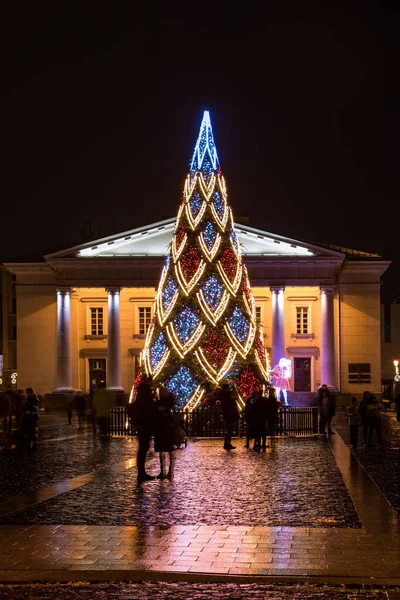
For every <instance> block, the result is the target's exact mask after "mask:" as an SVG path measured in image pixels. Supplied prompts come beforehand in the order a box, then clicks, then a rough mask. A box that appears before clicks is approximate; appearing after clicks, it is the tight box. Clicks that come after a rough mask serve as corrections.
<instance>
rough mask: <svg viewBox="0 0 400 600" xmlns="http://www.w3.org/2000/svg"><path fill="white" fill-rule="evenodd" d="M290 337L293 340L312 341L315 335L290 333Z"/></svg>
mask: <svg viewBox="0 0 400 600" xmlns="http://www.w3.org/2000/svg"><path fill="white" fill-rule="evenodd" d="M290 337H291V338H292V339H294V340H313V339H314V337H315V335H314V334H313V333H292V334H291V336H290Z"/></svg>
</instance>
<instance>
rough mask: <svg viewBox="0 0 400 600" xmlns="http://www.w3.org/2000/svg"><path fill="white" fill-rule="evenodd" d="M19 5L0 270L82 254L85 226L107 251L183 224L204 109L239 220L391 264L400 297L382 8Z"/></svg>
mask: <svg viewBox="0 0 400 600" xmlns="http://www.w3.org/2000/svg"><path fill="white" fill-rule="evenodd" d="M10 4H11V7H9V9H8V12H6V13H3V15H2V18H1V19H0V22H1V25H0V28H1V29H0V37H1V46H2V49H1V51H2V63H3V67H2V75H1V77H0V88H1V98H2V99H1V115H2V132H1V139H2V145H3V151H4V152H3V160H2V161H1V164H2V169H1V179H0V181H1V188H2V193H1V198H2V228H1V236H0V255H3V257H4V258H9V257H15V256H17V255H21V254H22V253H25V252H26V253H28V252H29V253H31V252H35V251H38V250H39V251H40V250H42V249H43V250H45V249H48V248H52V247H55V246H60V247H62V246H67V247H68V246H69V245H72V244H73V243H79V242H81V241H83V238H82V233H81V231H82V227H83V226H84V223H85V221H88V220H89V219H90V220H91V227H92V232H93V234H92V237H93V238H96V237H99V236H103V235H108V234H111V233H118V232H119V231H124V230H126V229H129V228H131V227H136V226H140V225H145V224H147V223H151V222H154V221H156V220H160V219H164V218H167V217H171V216H174V215H175V214H176V212H177V207H178V204H179V201H180V197H181V192H182V187H183V182H184V178H185V176H186V173H187V170H188V162H189V159H190V158H191V154H192V150H193V146H194V143H195V141H196V138H197V134H198V128H199V125H200V120H201V116H202V111H203V110H204V109H208V110H210V111H211V118H212V122H213V128H214V134H215V138H216V143H217V148H218V152H219V157H220V161H221V166H222V170H223V173H224V175H225V177H226V179H227V184H228V192H229V197H230V202H231V205H232V207H233V211H234V214H236V215H243V214H245V215H248V216H249V217H250V219H251V221H250V224H251V225H253V226H255V227H259V228H262V229H265V230H267V231H269V232H271V233H278V234H281V235H288V236H291V237H294V238H296V237H297V238H299V239H306V240H310V241H317V240H320V241H324V242H327V243H335V244H341V245H344V246H348V247H350V248H357V249H360V250H366V251H370V252H377V253H379V254H382V255H384V256H385V257H388V258H389V259H392V260H393V261H394V264H393V265H392V266H391V267H390V269H389V271H388V274H387V275H386V276H385V277H384V291H385V294H386V296H387V297H389V296H391V295H396V294H399V293H400V280H399V274H400V244H399V239H398V230H399V219H400V214H399V191H400V189H399V188H400V186H399V175H398V173H399V168H398V160H399V159H398V155H399V152H398V140H399V134H400V127H399V112H398V110H399V108H398V107H399V104H400V97H399V96H400V94H399V84H398V77H399V75H398V73H399V70H398V61H399V57H400V53H399V41H398V39H399V34H398V31H399V25H400V19H399V12H398V11H396V12H394V10H393V9H391V8H390V4H389V3H388V4H387V5H385V3H384V2H376V3H374V2H372V3H368V2H366V3H363V5H362V6H361V3H359V6H358V7H357V8H352V6H353V5H352V4H351V2H347V3H343V6H345V8H340V6H341V4H340V3H339V2H332V3H329V2H327V3H324V2H318V3H307V2H305V3H303V2H296V3H293V4H289V3H285V2H284V0H282V1H281V2H276V3H274V2H271V3H261V4H265V5H266V6H264V7H263V9H262V12H261V9H257V10H256V9H255V8H254V7H252V6H251V4H250V5H246V4H243V3H240V5H239V8H238V9H233V8H232V6H230V8H229V10H228V9H227V10H222V9H221V10H220V12H218V10H216V9H215V7H214V6H213V5H209V4H207V3H205V4H201V3H199V4H187V7H186V9H185V10H184V11H176V13H174V11H173V8H171V7H172V4H171V3H164V4H165V12H164V13H163V12H160V11H159V10H158V9H157V6H156V5H155V4H154V3H135V2H129V3H118V2H116V3H113V2H107V3H105V2H104V3H102V2H77V3H74V2H71V1H69V2H67V1H66V2H60V1H57V0H52V1H51V2H43V1H40V0H36V2H30V3H28V2H26V4H24V3H21V2H17V1H16V2H14V3H10ZM141 4H143V5H148V6H149V7H148V8H147V9H146V8H140V5H141ZM354 6H355V5H354ZM129 7H130V9H129ZM235 10H236V12H235Z"/></svg>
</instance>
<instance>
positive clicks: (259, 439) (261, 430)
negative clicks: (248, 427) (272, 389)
mask: <svg viewBox="0 0 400 600" xmlns="http://www.w3.org/2000/svg"><path fill="white" fill-rule="evenodd" d="M266 400H267V399H266V398H265V397H264V396H263V393H262V390H259V391H258V392H256V399H255V402H254V409H253V417H254V450H258V451H259V450H261V447H262V448H263V449H264V450H265V448H266V447H267V406H266Z"/></svg>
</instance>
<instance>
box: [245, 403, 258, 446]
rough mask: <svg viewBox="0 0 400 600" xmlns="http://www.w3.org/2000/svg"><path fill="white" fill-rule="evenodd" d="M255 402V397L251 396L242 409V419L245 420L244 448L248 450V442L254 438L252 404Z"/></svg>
mask: <svg viewBox="0 0 400 600" xmlns="http://www.w3.org/2000/svg"><path fill="white" fill-rule="evenodd" d="M255 401H256V395H255V394H251V395H250V396H249V397H248V398H247V400H246V404H245V407H244V418H245V420H246V443H245V445H244V447H245V448H250V442H251V440H253V439H254V438H255V418H254V404H255Z"/></svg>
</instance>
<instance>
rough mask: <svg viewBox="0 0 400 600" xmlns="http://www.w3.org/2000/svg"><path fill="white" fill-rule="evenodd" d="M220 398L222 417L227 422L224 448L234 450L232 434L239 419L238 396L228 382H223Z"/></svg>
mask: <svg viewBox="0 0 400 600" xmlns="http://www.w3.org/2000/svg"><path fill="white" fill-rule="evenodd" d="M218 400H219V402H220V405H221V410H222V417H223V419H224V423H225V428H226V432H225V440H224V450H234V449H235V448H236V446H232V435H233V430H234V427H235V423H236V421H237V420H238V419H239V412H238V408H237V403H236V397H235V395H234V394H233V392H232V391H231V388H230V386H229V384H228V383H223V384H222V386H221V390H220V392H219V394H218Z"/></svg>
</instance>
